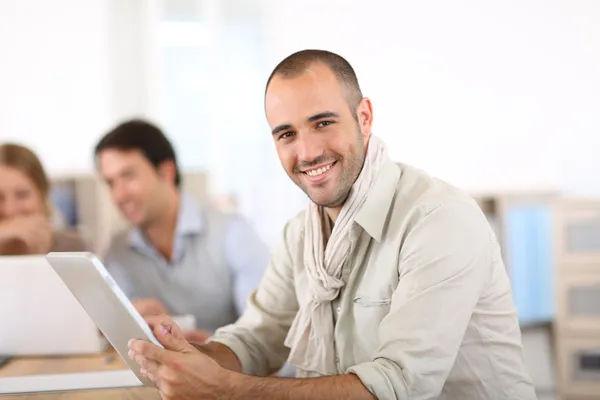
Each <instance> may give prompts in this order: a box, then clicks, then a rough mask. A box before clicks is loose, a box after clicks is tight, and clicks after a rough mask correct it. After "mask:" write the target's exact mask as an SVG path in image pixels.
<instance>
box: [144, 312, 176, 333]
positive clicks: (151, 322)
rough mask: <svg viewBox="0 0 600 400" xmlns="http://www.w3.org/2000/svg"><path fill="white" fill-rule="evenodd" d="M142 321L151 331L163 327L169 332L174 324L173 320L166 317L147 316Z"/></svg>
mask: <svg viewBox="0 0 600 400" xmlns="http://www.w3.org/2000/svg"><path fill="white" fill-rule="evenodd" d="M144 319H145V320H146V323H147V324H148V326H149V327H150V329H152V331H154V330H155V329H156V328H157V327H160V326H164V327H165V328H167V330H168V331H170V330H171V329H172V328H173V324H174V322H173V319H172V318H171V317H169V316H168V315H149V316H147V317H145V318H144Z"/></svg>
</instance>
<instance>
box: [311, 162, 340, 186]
mask: <svg viewBox="0 0 600 400" xmlns="http://www.w3.org/2000/svg"><path fill="white" fill-rule="evenodd" d="M336 163H337V161H334V162H332V163H330V164H327V165H323V166H321V167H318V168H313V169H309V170H307V171H302V174H304V175H305V176H306V177H307V178H308V179H309V180H310V181H313V182H317V181H321V180H323V179H325V177H326V176H327V175H328V174H327V173H328V172H329V171H330V170H331V168H332V167H333V166H335V164H336Z"/></svg>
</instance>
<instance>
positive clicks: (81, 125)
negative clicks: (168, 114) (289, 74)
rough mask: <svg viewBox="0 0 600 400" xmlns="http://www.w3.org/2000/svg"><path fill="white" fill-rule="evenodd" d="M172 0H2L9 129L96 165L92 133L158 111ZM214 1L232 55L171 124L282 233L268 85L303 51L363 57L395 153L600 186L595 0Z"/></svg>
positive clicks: (290, 190) (432, 163) (281, 189)
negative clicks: (206, 150)
mask: <svg viewBox="0 0 600 400" xmlns="http://www.w3.org/2000/svg"><path fill="white" fill-rule="evenodd" d="M164 1H170V0H127V1H123V0H86V1H79V0H54V1H52V2H49V1H46V0H18V1H16V0H15V1H11V0H0V59H1V60H2V61H1V62H0V139H1V140H6V139H10V140H19V141H22V142H24V143H25V144H28V145H30V146H32V147H33V148H34V149H35V150H37V151H38V153H39V154H40V156H41V158H42V160H43V162H44V163H45V165H46V166H47V168H48V170H49V171H50V173H52V174H56V173H60V172H63V171H73V170H78V171H89V170H91V169H92V158H91V151H92V147H93V145H94V144H95V142H96V141H97V140H98V138H99V136H100V135H101V134H103V133H104V132H105V131H106V130H107V129H109V128H110V127H111V126H112V125H113V124H114V123H116V122H117V121H118V120H120V119H123V118H127V117H130V116H133V115H140V114H147V113H148V112H150V113H149V115H148V116H149V117H151V118H158V117H159V114H160V112H159V111H158V110H156V108H153V107H154V106H156V104H158V103H159V102H157V97H159V93H160V92H159V91H157V90H156V82H154V81H153V78H154V77H155V76H157V65H156V64H155V63H154V62H153V60H156V59H155V58H154V57H155V56H156V54H153V53H152V52H153V51H156V49H155V48H154V50H153V46H154V44H153V43H152V41H153V40H154V39H155V37H154V35H155V32H154V31H153V25H152V24H153V23H154V22H155V20H153V18H157V15H156V10H157V8H160V4H162V3H163V2H164ZM203 1H207V0H203ZM211 1H212V2H215V1H216V0H211ZM215 4H219V5H220V7H221V11H220V12H221V14H220V16H219V18H218V19H219V21H220V22H219V23H220V25H219V26H218V27H217V28H216V29H217V30H218V31H219V32H220V33H219V34H220V35H221V36H220V38H219V43H220V44H219V49H220V51H213V52H212V53H211V54H212V55H211V58H210V60H212V61H211V63H212V64H211V65H213V66H214V65H219V66H220V67H219V68H217V69H215V70H214V71H217V72H216V73H215V74H210V73H209V74H203V76H199V77H198V80H200V81H206V80H213V85H212V86H211V88H212V89H211V91H207V93H206V98H205V100H204V101H205V102H206V103H205V104H204V105H203V106H202V107H201V109H202V110H201V111H202V112H204V113H205V114H206V113H207V112H209V113H210V114H211V118H210V119H211V122H209V123H207V124H206V125H202V118H200V122H199V123H198V124H199V125H198V129H196V128H194V129H191V130H190V132H189V133H186V135H188V136H186V137H177V134H178V133H177V132H167V133H168V134H170V135H172V136H173V135H174V136H175V137H174V142H175V144H176V146H177V147H178V150H179V151H180V153H181V156H182V160H183V164H184V167H197V166H198V165H204V164H206V163H204V159H202V157H204V156H203V155H202V154H203V153H202V152H201V149H202V146H203V145H204V143H206V140H205V139H206V138H207V137H208V138H210V141H211V144H210V146H211V147H210V149H211V151H210V157H211V160H210V162H209V164H210V165H212V166H213V167H214V168H217V169H218V173H215V172H217V171H212V173H213V176H217V177H220V182H217V183H218V185H217V186H220V187H221V188H223V190H228V191H230V190H234V191H237V194H238V195H239V196H241V198H242V210H243V211H244V212H245V213H246V214H247V215H249V216H251V217H252V219H253V220H254V221H255V222H256V223H257V224H258V225H261V226H259V230H260V231H261V233H262V234H263V235H264V236H265V237H267V238H268V240H269V242H270V243H272V242H273V241H274V240H276V238H277V234H278V232H279V230H280V228H281V226H282V225H283V223H284V222H285V220H286V219H287V218H289V217H290V216H292V215H293V214H294V213H296V212H297V211H298V210H299V209H300V208H301V207H302V206H303V205H304V204H305V202H306V199H305V198H304V195H303V194H302V193H301V192H300V190H299V189H297V188H295V187H294V186H293V185H292V184H291V183H290V181H289V179H288V178H287V177H286V176H285V174H284V172H283V170H282V168H281V166H280V165H279V163H278V162H277V159H276V157H275V152H274V148H273V145H272V143H271V142H270V137H269V133H268V127H267V125H266V121H265V120H264V115H263V114H262V90H263V85H264V83H265V81H266V78H267V76H268V74H269V73H270V70H271V68H273V67H274V66H275V64H276V63H277V62H278V61H280V60H281V59H282V58H283V57H285V56H286V55H288V54H290V53H291V52H293V51H296V50H299V49H302V48H307V47H316V48H326V49H330V50H333V51H335V52H338V53H340V54H342V55H344V56H345V57H347V58H348V59H349V61H350V62H351V63H352V64H353V65H354V66H355V68H356V70H357V72H358V75H359V79H360V81H361V84H362V87H363V91H364V93H365V94H366V95H367V96H369V97H371V99H372V100H373V102H374V107H375V133H376V134H378V135H380V136H381V137H383V138H384V139H385V140H386V141H387V143H388V144H389V147H390V153H391V155H392V157H393V158H394V159H396V160H401V161H405V162H408V163H411V164H414V165H416V166H418V167H421V168H423V169H425V170H427V171H429V172H431V173H433V174H435V175H438V176H440V177H442V178H444V179H447V180H449V181H451V182H452V183H454V184H457V185H459V186H462V187H464V188H466V189H469V190H501V189H519V188H524V187H533V188H538V187H551V188H554V187H557V188H559V189H562V190H564V191H566V192H569V193H577V194H595V195H600V180H599V179H596V175H597V171H600V158H599V157H597V156H596V154H595V153H596V152H597V150H596V149H597V148H598V147H599V145H600V112H598V110H600V74H598V71H600V23H598V21H600V2H598V1H595V0H587V1H584V0H545V1H544V0H527V1H504V2H481V1H476V0H470V1H466V0H463V1H453V2H447V1H445V0H432V1H422V2H416V1H411V2H408V1H402V2H392V1H388V0H371V1H369V2H364V1H358V0H303V1H297V0H278V1H271V0H260V1H259V0H256V1H254V0H228V1H227V2H225V3H224V2H223V1H218V2H216V3H215ZM223 4H225V5H223ZM238 5H239V7H238ZM242 6H243V7H242ZM252 7H261V9H260V10H259V12H257V10H256V9H252ZM153 10H154V11H153ZM234 11H235V12H234ZM153 13H154V14H153ZM244 16H245V17H246V18H247V19H248V21H249V23H250V24H252V23H254V24H256V23H257V22H258V23H259V24H260V25H261V26H263V28H264V30H263V36H262V37H263V39H262V40H263V41H264V42H263V44H262V45H257V44H256V43H255V42H252V43H255V44H249V43H250V41H248V40H246V41H245V42H239V43H242V44H243V45H241V46H242V47H243V48H238V49H237V50H239V51H236V46H235V43H237V42H236V40H235V35H236V34H238V35H247V32H250V31H247V30H246V31H242V30H238V32H241V33H235V32H234V31H231V30H229V28H228V25H227V24H230V25H231V23H232V21H234V22H235V21H240V18H242V19H243V18H244ZM236 26H237V25H236ZM240 26H242V25H240ZM244 32H246V33H244ZM245 39H248V38H247V37H245ZM244 43H245V44H244ZM223 44H225V45H226V46H225V47H223V46H221V45H223ZM251 45H252V46H256V47H255V48H253V49H251V48H250V47H249V46H251ZM216 58H218V59H219V60H218V62H217V60H216ZM221 66H222V67H221ZM242 69H243V70H244V74H242V73H241V72H240V71H242ZM214 71H213V72H214ZM218 73H221V75H217V74H218ZM227 74H229V75H227ZM232 74H233V75H232ZM246 74H247V75H246ZM230 76H233V79H230ZM248 79H251V80H252V81H251V82H246V80H248ZM242 81H243V82H244V83H243V84H241V82H242ZM238 92H239V93H238ZM207 110H210V111H207ZM175 111H177V110H175ZM179 112H180V111H179ZM189 112H190V113H192V114H191V115H193V112H192V110H189ZM252 113H256V117H253V116H251V114H252ZM176 114H177V113H175V114H174V115H176ZM259 114H260V115H259ZM252 115H253V114H252ZM200 116H201V115H200V113H199V117H200ZM261 129H264V132H262V131H261ZM201 132H202V135H204V136H202V135H201V134H200V133H201ZM261 133H264V135H265V136H264V140H263V138H262V136H261ZM65 145H66V146H65ZM231 146H238V147H240V146H241V147H242V148H243V149H245V151H244V152H241V153H240V152H239V151H236V152H235V153H232V152H229V151H228V149H230V148H231ZM196 148H197V149H198V150H195V149H196ZM227 169H228V170H227ZM226 170H227V171H226ZM225 171H226V172H225ZM238 174H239V177H237V175H238ZM280 196H284V198H285V201H283V202H282V201H281V200H280V198H279V197H280Z"/></svg>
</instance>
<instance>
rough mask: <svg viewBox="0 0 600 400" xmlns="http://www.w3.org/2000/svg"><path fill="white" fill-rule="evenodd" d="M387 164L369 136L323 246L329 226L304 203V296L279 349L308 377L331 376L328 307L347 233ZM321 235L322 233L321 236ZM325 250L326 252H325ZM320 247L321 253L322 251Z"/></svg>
mask: <svg viewBox="0 0 600 400" xmlns="http://www.w3.org/2000/svg"><path fill="white" fill-rule="evenodd" d="M387 159H388V155H387V150H386V148H385V145H384V143H383V142H382V141H381V140H380V139H379V138H377V137H375V136H373V135H371V137H370V139H369V144H368V148H367V155H366V157H365V162H364V165H363V168H362V170H361V172H360V174H359V176H358V178H357V179H356V182H354V185H353V186H352V189H351V190H350V194H349V196H348V199H347V200H346V202H345V203H344V205H343V207H342V209H341V211H340V214H339V216H338V218H337V220H336V222H335V225H334V227H333V231H331V237H330V238H329V240H328V242H327V244H326V245H325V240H324V237H326V236H324V235H327V234H328V232H327V231H326V229H328V226H329V224H328V223H327V216H326V214H325V210H324V208H323V207H320V206H317V205H316V204H314V203H313V202H312V201H310V202H309V205H308V210H307V212H306V219H305V223H304V224H305V226H304V235H305V236H304V265H305V268H306V272H307V275H308V280H309V289H310V296H308V301H307V303H306V304H301V305H300V310H299V312H298V313H297V314H296V318H295V319H294V322H293V323H292V326H291V328H290V331H289V333H288V336H287V338H286V340H285V345H286V346H287V347H289V348H290V349H291V352H290V357H289V362H290V364H292V365H294V366H296V367H297V368H298V369H300V370H302V371H304V372H306V373H312V374H315V373H316V374H319V375H335V374H336V373H337V368H336V365H335V347H334V337H333V332H334V326H333V310H332V307H331V301H332V300H334V299H335V298H337V296H338V294H339V292H340V289H341V288H342V287H343V286H344V284H345V282H343V281H342V279H341V273H342V267H343V265H344V263H345V262H346V258H347V257H348V255H349V253H350V251H351V248H350V245H351V243H350V230H351V228H352V225H353V222H354V218H355V217H356V214H357V213H358V211H359V210H360V208H361V206H362V205H363V203H364V202H365V199H366V198H367V195H368V193H369V189H370V188H371V187H372V185H373V183H374V182H375V179H376V177H377V174H378V172H379V169H380V167H381V165H382V164H383V163H384V162H385V161H386V160H387ZM324 230H325V232H324ZM325 246H326V247H325ZM324 247H325V248H324Z"/></svg>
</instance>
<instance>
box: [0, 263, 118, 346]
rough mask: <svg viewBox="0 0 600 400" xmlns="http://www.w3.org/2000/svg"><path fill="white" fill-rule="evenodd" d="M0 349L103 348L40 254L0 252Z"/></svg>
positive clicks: (87, 319)
mask: <svg viewBox="0 0 600 400" xmlns="http://www.w3.org/2000/svg"><path fill="white" fill-rule="evenodd" d="M0 321H1V322H0V354H8V355H15V356H49V355H85V354H97V353H100V352H103V351H105V350H106V346H107V341H106V340H105V339H104V337H103V336H102V335H101V334H100V332H99V330H98V328H97V327H96V324H95V323H94V322H93V321H92V319H91V318H90V317H89V316H88V314H87V313H86V312H85V310H84V309H83V307H82V306H81V305H80V304H79V302H78V301H77V300H76V299H75V297H74V296H73V294H72V293H71V292H70V291H69V289H68V288H67V287H66V286H65V284H64V283H63V282H62V280H61V279H60V277H59V276H58V275H57V274H56V272H54V270H53V269H52V267H50V264H49V263H48V262H47V261H46V259H45V258H44V256H15V257H13V256H11V257H0Z"/></svg>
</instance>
